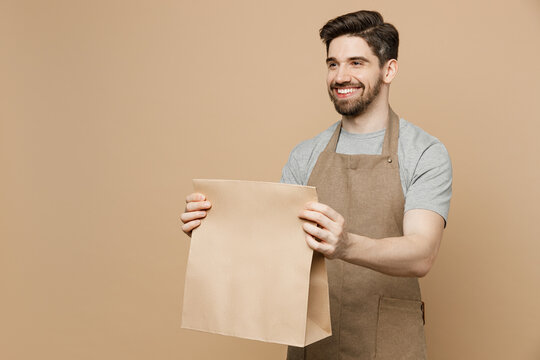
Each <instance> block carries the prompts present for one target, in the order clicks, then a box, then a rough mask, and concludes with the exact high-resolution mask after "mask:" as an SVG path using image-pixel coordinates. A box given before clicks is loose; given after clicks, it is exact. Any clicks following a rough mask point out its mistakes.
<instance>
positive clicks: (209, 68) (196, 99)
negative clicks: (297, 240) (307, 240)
mask: <svg viewBox="0 0 540 360" xmlns="http://www.w3.org/2000/svg"><path fill="white" fill-rule="evenodd" d="M362 8H365V9H375V10H379V11H381V12H382V14H383V15H384V17H385V19H386V20H387V21H389V22H391V23H393V24H394V25H395V26H396V27H397V28H398V30H399V32H400V37H401V46H400V53H399V64H400V69H399V74H398V76H397V78H396V80H395V82H394V83H393V84H392V89H391V104H392V105H393V107H394V109H395V110H396V112H397V113H398V114H399V115H400V116H402V117H404V118H405V119H407V120H409V121H411V122H413V123H415V124H417V125H419V126H421V127H422V128H424V129H425V130H426V131H428V132H430V133H432V134H433V135H435V136H437V137H438V138H439V139H440V140H441V141H442V142H443V143H444V144H445V145H446V146H447V148H448V149H449V152H450V154H451V158H452V161H453V166H454V197H453V200H452V206H451V211H450V219H449V223H448V228H447V230H446V232H445V236H444V240H443V244H442V247H441V251H440V255H439V258H438V259H437V262H436V264H435V266H434V268H433V269H432V271H431V272H430V273H429V275H428V276H427V277H426V278H425V279H422V281H421V283H422V289H423V295H424V298H425V301H426V310H427V324H426V330H427V340H428V346H429V354H430V358H431V359H437V360H439V359H448V360H450V359H492V360H493V359H505V360H507V359H527V360H529V359H530V360H532V359H540V306H539V304H540V232H539V228H538V222H539V220H538V218H537V217H538V205H539V203H540V191H539V189H538V186H539V184H540V181H539V180H540V169H539V166H538V158H539V156H540V149H539V144H538V140H537V139H538V133H539V131H540V124H539V121H540V111H539V110H538V107H537V102H538V100H539V98H540V71H539V69H538V59H539V57H540V41H539V40H538V39H539V35H540V2H539V1H538V0H520V1H488V0H481V1H465V0H456V1H452V2H450V1H444V2H443V1H437V2H435V1H427V0H421V1H420V0H419V1H399V0H393V1H363V2H359V1H339V2H337V1H307V0H306V1H284V0H279V1H271V2H267V1H217V0H214V1H188V0H184V1H67V0H66V1H52V0H51V1H2V2H0V52H1V55H0V75H1V76H0V120H1V122H0V162H1V163H0V166H1V167H0V169H1V176H0V185H1V186H0V204H1V205H0V208H1V214H0V236H1V243H0V289H1V294H0V358H2V359H11V360H19V359H55V360H63V359H81V360H86V359H130V360H137V359H163V360H167V359H215V358H216V359H217V358H219V359H282V358H283V356H284V353H285V347H284V346H281V345H274V344H265V343H261V342H255V341H248V340H241V339H235V338H230V337H225V336H219V335H211V334H205V333H200V332H194V331H188V330H183V329H181V328H180V313H181V306H182V294H183V285H184V271H185V265H186V261H187V253H188V249H189V241H188V238H187V237H186V236H185V235H184V234H183V233H182V232H181V231H180V222H179V220H178V216H179V215H180V213H181V212H182V211H183V208H184V198H185V196H186V194H188V193H189V192H191V179H192V178H226V179H245V180H265V181H278V180H279V178H280V173H281V168H282V166H283V165H284V164H285V162H286V160H287V157H288V154H289V152H290V150H291V149H292V148H293V147H294V146H295V145H296V144H297V143H298V142H300V141H302V140H304V139H307V138H310V137H312V136H314V135H315V134H317V133H319V132H320V131H322V130H323V129H325V128H326V127H328V126H329V125H330V124H331V123H332V122H334V121H337V120H338V119H339V117H338V116H337V114H336V113H335V111H334V109H333V106H332V105H331V103H330V101H329V99H328V95H327V93H326V88H325V73H326V69H325V65H324V57H325V53H324V47H323V45H322V44H321V43H320V41H319V39H318V30H319V28H320V27H321V26H322V25H323V24H324V23H325V22H326V21H327V20H329V19H330V18H333V17H335V16H338V15H341V14H343V13H346V12H350V11H355V10H359V9H362Z"/></svg>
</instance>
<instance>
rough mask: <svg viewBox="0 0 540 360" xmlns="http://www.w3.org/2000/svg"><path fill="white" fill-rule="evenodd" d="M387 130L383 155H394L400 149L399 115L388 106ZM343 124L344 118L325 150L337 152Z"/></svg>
mask: <svg viewBox="0 0 540 360" xmlns="http://www.w3.org/2000/svg"><path fill="white" fill-rule="evenodd" d="M386 124H387V126H386V132H385V134H384V141H383V149H382V153H381V155H393V154H397V150H398V139H399V116H398V115H397V114H396V113H395V112H394V110H392V108H391V107H390V106H389V107H388V120H387V122H386ZM342 125H343V120H341V121H340V122H339V124H338V125H337V126H336V130H335V131H334V134H333V135H332V137H331V138H330V141H329V142H328V145H326V148H325V149H324V151H330V152H336V148H337V143H338V139H339V134H340V133H341V127H342Z"/></svg>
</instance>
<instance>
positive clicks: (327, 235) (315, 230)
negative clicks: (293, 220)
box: [302, 223, 335, 244]
mask: <svg viewBox="0 0 540 360" xmlns="http://www.w3.org/2000/svg"><path fill="white" fill-rule="evenodd" d="M302 227H303V228H304V231H305V232H307V233H308V234H309V235H311V236H313V237H314V238H316V239H318V240H321V241H325V242H327V243H329V244H333V243H335V241H334V239H333V236H332V233H331V232H330V231H328V230H326V229H323V228H320V227H317V226H315V225H313V224H310V223H304V224H303V225H302Z"/></svg>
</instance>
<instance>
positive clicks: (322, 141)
mask: <svg viewBox="0 0 540 360" xmlns="http://www.w3.org/2000/svg"><path fill="white" fill-rule="evenodd" d="M338 124H339V121H336V122H335V123H333V124H332V125H330V127H328V128H327V129H326V130H324V131H323V132H320V133H319V134H317V135H315V136H314V137H312V138H310V139H307V140H304V141H302V142H300V143H299V144H298V145H296V146H295V147H294V148H293V149H292V151H291V157H294V158H297V159H303V158H309V157H310V156H312V155H313V153H315V152H317V151H318V150H320V151H322V150H324V148H325V147H326V145H327V144H328V141H330V138H331V137H332V134H333V133H334V131H335V129H336V126H337V125H338ZM320 151H319V152H320Z"/></svg>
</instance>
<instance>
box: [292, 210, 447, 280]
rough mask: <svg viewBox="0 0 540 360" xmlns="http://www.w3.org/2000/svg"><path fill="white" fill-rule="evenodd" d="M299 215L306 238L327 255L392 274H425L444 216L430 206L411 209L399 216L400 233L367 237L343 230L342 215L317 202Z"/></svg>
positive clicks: (438, 243)
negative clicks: (311, 222)
mask: <svg viewBox="0 0 540 360" xmlns="http://www.w3.org/2000/svg"><path fill="white" fill-rule="evenodd" d="M300 217H301V218H303V219H306V220H310V221H313V222H315V223H317V224H318V225H319V226H315V225H313V224H310V223H305V224H304V231H305V232H306V242H307V244H308V246H309V247H311V248H312V249H313V250H315V251H318V252H320V253H322V254H323V255H324V256H326V257H327V258H330V259H334V258H338V259H342V260H344V261H347V262H349V263H352V264H356V265H361V266H364V267H367V268H370V269H373V270H376V271H379V272H381V273H384V274H388V275H394V276H412V277H423V276H425V275H426V274H427V273H428V272H429V270H430V269H431V266H432V265H433V262H434V261H435V258H436V256H437V253H438V251H439V245H440V242H441V239H442V233H443V228H444V219H443V218H442V217H441V216H440V215H439V214H437V213H435V212H433V211H430V210H423V209H413V210H409V211H407V212H406V213H405V216H404V218H403V233H404V235H403V236H399V237H389V238H384V239H371V238H368V237H366V236H362V235H357V234H352V233H347V232H345V231H344V228H346V226H345V223H344V219H343V217H342V216H341V215H340V214H339V213H337V212H336V211H335V210H333V209H332V208H330V207H329V206H327V205H324V204H321V203H316V202H312V203H308V204H307V208H306V210H304V211H303V212H302V213H301V215H300Z"/></svg>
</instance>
